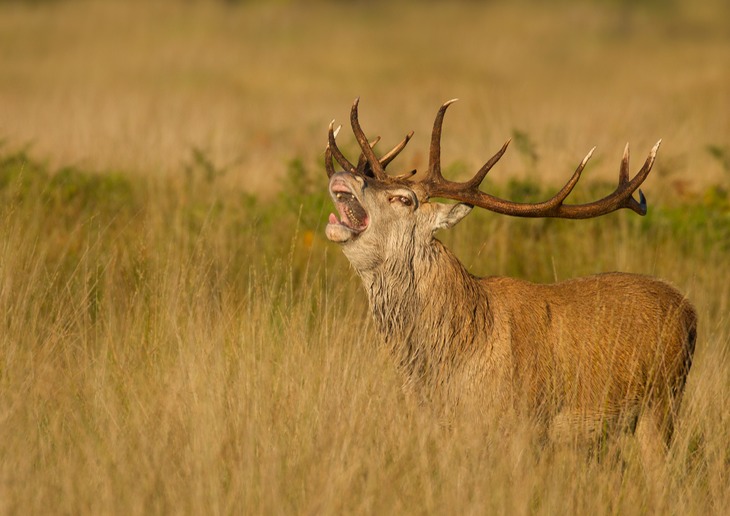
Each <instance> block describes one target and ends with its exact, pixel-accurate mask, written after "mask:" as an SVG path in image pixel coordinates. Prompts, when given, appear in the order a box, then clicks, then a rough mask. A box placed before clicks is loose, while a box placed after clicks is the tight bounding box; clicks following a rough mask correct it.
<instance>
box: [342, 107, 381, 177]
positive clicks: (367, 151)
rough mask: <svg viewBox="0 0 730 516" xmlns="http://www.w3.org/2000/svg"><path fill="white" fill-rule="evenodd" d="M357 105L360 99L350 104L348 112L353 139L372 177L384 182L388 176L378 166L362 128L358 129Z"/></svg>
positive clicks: (378, 163)
mask: <svg viewBox="0 0 730 516" xmlns="http://www.w3.org/2000/svg"><path fill="white" fill-rule="evenodd" d="M359 103H360V97H358V98H356V99H355V102H353V103H352V109H351V110H350V124H351V125H352V132H353V133H355V138H356V139H357V142H358V143H359V144H360V149H362V153H363V154H364V155H365V157H366V158H367V161H368V163H369V164H370V169H371V170H372V172H373V176H374V177H375V178H376V179H378V180H380V181H386V180H387V179H388V175H387V174H386V173H385V169H384V168H383V166H382V165H381V164H380V161H379V160H378V158H377V156H375V152H374V151H373V149H372V148H371V147H370V143H369V142H368V138H367V136H365V133H364V132H363V130H362V127H360V121H359V120H358V114H357V105H358V104H359Z"/></svg>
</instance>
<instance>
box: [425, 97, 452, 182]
mask: <svg viewBox="0 0 730 516" xmlns="http://www.w3.org/2000/svg"><path fill="white" fill-rule="evenodd" d="M457 100H459V99H451V100H449V101H446V102H444V104H443V105H442V106H441V107H440V108H439V110H438V112H437V113H436V120H434V121H433V131H431V148H430V150H429V153H428V172H426V177H425V178H424V182H428V183H430V182H438V181H441V180H443V178H444V177H443V176H442V175H441V127H442V126H443V123H444V115H445V114H446V110H447V109H448V108H449V106H450V105H451V104H453V103H454V102H456V101H457Z"/></svg>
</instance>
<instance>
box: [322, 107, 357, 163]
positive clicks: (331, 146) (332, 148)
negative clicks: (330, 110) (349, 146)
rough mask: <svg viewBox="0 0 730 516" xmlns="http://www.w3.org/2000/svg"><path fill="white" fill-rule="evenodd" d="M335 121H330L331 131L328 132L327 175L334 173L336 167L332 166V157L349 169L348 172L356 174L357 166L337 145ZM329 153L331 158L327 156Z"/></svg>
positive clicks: (338, 129)
mask: <svg viewBox="0 0 730 516" xmlns="http://www.w3.org/2000/svg"><path fill="white" fill-rule="evenodd" d="M334 127H335V121H334V120H332V121H331V122H330V127H329V132H328V138H329V140H328V143H327V149H326V150H325V161H326V164H327V165H326V166H327V175H329V176H331V175H332V174H334V168H332V157H334V158H335V160H337V163H339V164H340V166H341V167H342V168H343V169H345V170H347V171H348V172H350V173H352V174H355V173H357V169H356V168H355V165H353V164H352V163H350V162H349V161H348V160H347V158H346V157H345V155H344V154H342V152H340V149H339V148H338V147H337V142H336V141H335V129H334ZM339 131H340V128H339V127H338V128H337V132H339ZM328 155H329V158H327V156H328ZM330 171H332V174H330Z"/></svg>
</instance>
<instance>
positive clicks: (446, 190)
mask: <svg viewBox="0 0 730 516" xmlns="http://www.w3.org/2000/svg"><path fill="white" fill-rule="evenodd" d="M454 101H456V99H453V100H450V101H448V102H446V103H445V104H444V105H443V106H441V108H440V109H439V111H438V113H437V114H436V120H435V121H434V124H433V132H432V133H431V149H430V152H429V164H428V172H427V174H426V177H425V178H424V179H423V180H422V185H423V187H424V188H425V190H426V192H427V194H428V197H443V198H446V199H453V200H456V201H461V202H464V203H467V204H471V205H473V206H479V207H480V208H485V209H487V210H490V211H494V212H496V213H502V214H504V215H513V216H515V217H556V218H564V219H587V218H591V217H598V216H599V215H605V214H606V213H611V212H612V211H616V210H618V209H621V208H628V209H630V210H633V211H635V212H636V213H638V214H639V215H646V198H645V197H644V194H643V193H642V191H641V190H639V201H636V200H635V199H634V198H633V197H632V195H633V193H634V192H635V191H636V190H637V189H638V188H639V186H640V185H641V183H643V182H644V180H645V179H646V177H647V176H648V175H649V172H650V171H651V167H652V166H653V165H654V160H655V158H656V153H657V150H658V149H659V145H660V144H661V142H662V141H661V140H659V141H658V142H657V143H656V145H654V147H653V148H652V149H651V152H649V156H648V157H647V158H646V161H645V162H644V166H643V167H641V170H639V172H638V173H637V174H636V175H635V176H634V178H633V179H631V180H629V145H628V144H626V148H625V149H624V155H623V159H622V160H621V168H620V171H619V182H618V187H617V188H616V190H615V191H614V192H613V193H612V194H610V195H607V196H606V197H604V198H602V199H599V200H597V201H594V202H591V203H587V204H563V202H564V201H565V199H566V198H567V197H568V195H569V194H570V192H572V191H573V188H574V187H575V185H576V184H577V183H578V180H579V179H580V175H581V172H583V169H584V168H585V166H586V163H587V162H588V160H589V159H590V158H591V156H592V155H593V151H594V150H595V147H594V148H593V149H591V150H590V152H589V153H588V154H587V155H586V157H585V158H583V161H581V163H580V165H578V168H577V169H576V170H575V172H574V173H573V176H572V177H571V178H570V180H569V181H568V182H567V183H566V184H565V186H563V188H561V189H560V191H559V192H558V193H557V194H555V196H554V197H552V198H550V199H548V200H547V201H544V202H539V203H519V202H513V201H507V200H504V199H500V198H498V197H494V196H492V195H489V194H487V193H485V192H482V191H481V190H479V185H480V184H481V183H482V181H483V180H484V178H485V177H486V175H487V172H489V170H490V169H491V168H492V167H493V166H494V164H495V163H497V161H499V159H500V158H501V157H502V155H503V154H504V152H505V151H506V150H507V146H508V145H509V143H510V141H509V140H508V141H507V142H506V143H505V144H504V145H503V146H502V148H501V149H500V150H499V151H498V152H497V153H496V154H495V155H494V156H492V157H491V158H490V159H489V161H487V163H485V164H484V166H483V167H482V168H481V169H480V170H479V171H478V172H477V173H476V175H475V176H474V177H473V178H471V179H470V180H469V181H465V182H454V181H449V180H447V179H445V178H444V177H443V175H442V174H441V126H442V124H443V120H444V114H445V113H446V109H447V108H448V107H449V105H451V104H452V103H453V102H454Z"/></svg>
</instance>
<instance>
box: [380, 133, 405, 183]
mask: <svg viewBox="0 0 730 516" xmlns="http://www.w3.org/2000/svg"><path fill="white" fill-rule="evenodd" d="M411 138H413V131H411V132H410V133H408V134H407V135H406V137H405V138H403V140H402V141H401V142H400V143H399V144H398V145H396V146H395V147H393V148H392V149H391V150H390V151H388V152H387V153H386V154H385V155H384V156H383V157H382V158H380V164H381V165H383V168H385V167H387V166H388V165H389V164H390V162H391V161H393V160H394V159H395V158H396V156H398V154H400V152H401V151H402V150H403V149H405V148H406V145H407V144H408V142H409V141H410V140H411ZM409 175H411V174H409Z"/></svg>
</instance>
